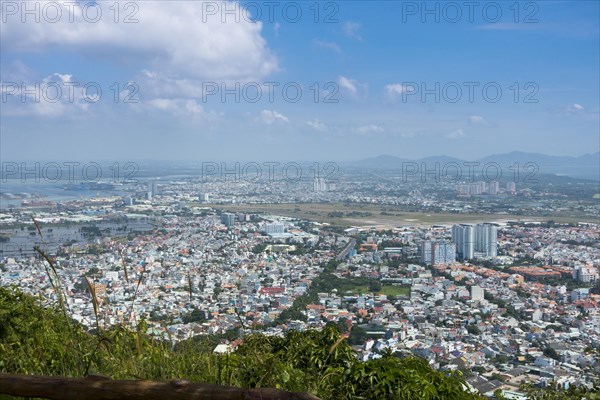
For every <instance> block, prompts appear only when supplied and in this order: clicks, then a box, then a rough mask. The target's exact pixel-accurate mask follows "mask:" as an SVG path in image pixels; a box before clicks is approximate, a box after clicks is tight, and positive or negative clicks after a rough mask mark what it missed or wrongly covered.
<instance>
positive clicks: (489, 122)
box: [0, 1, 600, 161]
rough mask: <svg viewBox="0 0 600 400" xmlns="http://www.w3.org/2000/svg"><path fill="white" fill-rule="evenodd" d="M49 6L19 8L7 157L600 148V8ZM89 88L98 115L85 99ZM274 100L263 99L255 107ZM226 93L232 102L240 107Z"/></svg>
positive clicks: (10, 29) (9, 25)
mask: <svg viewBox="0 0 600 400" xmlns="http://www.w3.org/2000/svg"><path fill="white" fill-rule="evenodd" d="M35 3H36V4H38V7H39V9H35V8H32V10H33V14H24V13H23V11H24V10H22V9H21V3H20V2H7V1H3V2H2V9H1V11H2V25H1V33H2V37H1V44H2V49H1V50H2V59H1V61H0V64H1V65H0V66H1V68H2V70H1V72H0V79H1V81H2V91H3V94H2V95H3V97H2V103H1V106H2V118H1V121H0V127H1V128H2V131H1V144H2V148H1V149H0V152H1V155H2V158H3V159H11V160H15V159H16V160H19V159H27V160H31V159H44V160H47V159H53V158H55V159H61V160H63V159H77V160H80V159H103V160H138V159H162V160H178V159H179V160H216V159H218V160H233V159H240V160H253V159H257V160H266V159H275V160H282V159H295V160H314V159H320V160H323V159H327V160H331V161H339V160H356V159H362V158H366V157H372V156H376V155H379V154H393V155H396V156H400V157H406V158H417V157H424V156H431V155H439V154H446V155H450V156H455V157H461V158H465V159H476V158H479V157H483V156H486V155H489V154H493V153H503V152H509V151H525V152H540V153H546V154H553V155H581V154H584V153H590V152H595V151H598V150H599V146H600V142H599V135H600V133H599V92H600V83H599V70H600V62H599V49H600V40H599V38H600V32H599V21H600V12H599V4H600V3H599V2H596V1H569V2H566V1H565V2H558V1H543V2H541V1H540V2H518V3H514V2H486V1H482V2H477V5H475V6H474V8H473V9H472V10H469V8H468V6H466V5H465V3H464V2H426V3H424V2H403V1H372V2H371V1H370V2H363V1H344V2H327V1H323V2H318V3H315V2H276V1H274V2H270V3H265V2H241V3H229V4H227V6H226V7H228V8H227V9H229V10H234V12H233V13H230V14H226V13H225V11H226V10H225V6H224V4H225V3H223V2H221V1H218V2H201V1H186V2H168V1H150V2H120V3H118V9H119V14H118V20H117V19H116V18H115V17H116V16H117V15H116V14H115V11H116V10H115V8H114V6H113V8H109V6H110V5H111V4H113V2H106V3H97V4H95V3H81V7H77V8H73V9H71V10H69V9H67V8H65V6H64V5H60V4H59V3H56V2H35ZM269 4H270V5H269ZM423 4H425V6H423ZM31 7H35V6H31ZM57 7H60V8H61V10H62V11H61V12H62V14H61V16H60V18H59V17H58V14H56V8H57ZM245 7H247V10H248V12H250V13H251V14H253V15H251V16H246V15H245V14H242V13H243V12H245V10H246V8H245ZM269 7H274V8H271V10H272V14H271V15H269V10H270V8H269ZM423 7H426V8H427V10H429V11H431V12H430V13H428V14H427V13H425V14H424V12H425V11H427V10H424V8H423ZM97 9H101V10H102V11H101V12H102V15H101V16H100V17H99V18H98V20H97V21H95V22H92V19H93V17H94V12H95V11H96V10H97ZM284 9H285V10H287V13H285V12H284ZM298 9H300V10H301V11H302V15H301V16H298V17H297V18H296V16H297V15H298V14H297V13H296V12H297V10H298ZM317 9H318V16H317V15H316V14H315V12H316V10H317ZM517 9H518V14H517V13H516V12H517ZM84 10H85V12H86V13H88V14H85V15H86V16H87V17H86V18H87V20H86V18H84ZM257 10H260V12H261V17H260V18H258V19H257V18H255V16H256V13H255V12H256V11H257ZM436 10H437V11H436ZM484 10H485V11H484ZM457 11H459V12H460V13H461V14H460V15H458V14H457V13H456V12H457ZM497 11H500V12H501V16H498V17H497V18H496V16H497V14H496V13H497ZM470 12H472V15H470ZM35 13H39V15H37V16H38V18H39V22H36V21H35V20H34V18H35V17H36V15H35ZM127 16H129V17H130V18H131V19H132V20H133V22H132V23H125V22H124V19H125V17H127ZM71 17H72V21H71V20H70V18H71ZM270 17H272V18H270ZM327 17H328V19H327V22H326V18H327ZM315 18H316V20H315ZM23 19H24V20H25V21H24V22H23V21H22V20H23ZM236 19H237V21H236ZM294 19H297V21H295V20H294ZM134 20H137V22H135V21H134ZM269 82H270V83H271V84H269ZM86 83H87V84H89V90H88V92H87V94H88V96H89V97H88V100H89V101H91V102H87V101H85V99H83V98H82V96H83V92H82V89H81V86H83V85H84V84H86ZM128 83H130V86H129V87H128V89H125V88H124V87H125V86H126V85H127V84H128ZM236 83H237V84H239V88H240V89H239V90H236ZM36 84H37V85H39V88H40V89H39V91H38V92H41V95H40V99H39V100H37V99H36V98H35V95H34V94H33V93H34V92H35V91H36V89H35V85H36ZM223 85H225V86H223ZM244 85H246V87H247V88H248V90H249V91H247V92H243V91H242V88H243V87H244ZM286 85H287V87H288V90H289V92H288V94H289V95H290V96H292V97H293V96H294V95H295V93H296V91H295V88H298V87H300V88H301V90H302V94H301V96H300V99H299V101H297V102H291V101H289V100H286V99H285V98H284V93H283V89H282V88H283V87H284V86H286ZM315 85H316V86H315ZM56 86H59V87H60V88H61V90H62V92H61V95H60V96H59V95H58V94H56V93H58V92H53V90H55V88H56ZM23 87H25V88H28V89H29V94H23V93H22V88H23ZM98 87H99V88H100V89H101V90H102V93H101V94H99V93H97V91H96V90H95V88H98ZM257 87H260V88H261V91H262V97H261V101H258V102H252V101H251V100H252V97H254V95H255V93H256V92H255V91H254V90H255V89H256V88H257ZM269 87H271V88H272V96H273V99H274V101H272V102H271V101H269ZM316 87H318V88H319V91H318V93H319V94H318V97H317V100H318V101H315V95H316ZM484 87H485V88H486V90H487V91H486V92H484V91H483V88H484ZM44 88H45V90H46V92H44ZM69 88H73V97H72V98H70V96H69V92H68V90H69ZM215 88H217V89H218V92H217V93H214V94H210V92H209V91H210V90H211V89H212V90H213V91H214V90H215ZM222 88H229V89H231V90H232V91H231V93H229V94H228V95H227V96H226V98H225V101H222V99H221V96H220V94H221V89H222ZM415 88H416V89H415ZM469 88H472V90H473V92H472V93H471V94H472V99H469ZM331 89H334V91H331ZM423 89H428V90H430V93H429V94H428V95H427V96H425V97H423V96H422V95H421V94H422V91H423ZM458 89H460V93H459V92H458V91H457V90H458ZM415 90H416V91H415ZM497 90H500V91H501V97H497ZM334 92H335V93H334ZM236 94H237V96H239V101H236V100H235V95H236ZM516 94H518V99H516V98H515V95H516ZM95 95H97V97H94V96H95ZM328 95H329V99H330V100H332V99H333V100H337V102H336V103H328V102H325V101H324V100H325V99H326V97H327V96H328ZM115 96H116V98H115ZM128 96H129V99H130V100H134V101H136V102H135V103H133V102H126V101H125V100H126V98H127V97H128ZM486 96H487V97H486ZM436 97H437V98H436ZM23 99H24V100H25V102H23V101H22V100H23ZM494 100H497V101H494ZM532 101H533V102H532Z"/></svg>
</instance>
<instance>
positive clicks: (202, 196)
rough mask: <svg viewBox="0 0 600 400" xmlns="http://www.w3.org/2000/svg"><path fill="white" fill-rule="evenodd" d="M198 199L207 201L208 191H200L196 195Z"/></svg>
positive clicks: (201, 201)
mask: <svg viewBox="0 0 600 400" xmlns="http://www.w3.org/2000/svg"><path fill="white" fill-rule="evenodd" d="M198 200H199V201H200V203H208V193H200V194H199V195H198Z"/></svg>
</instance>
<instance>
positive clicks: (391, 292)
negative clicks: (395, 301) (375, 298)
mask: <svg viewBox="0 0 600 400" xmlns="http://www.w3.org/2000/svg"><path fill="white" fill-rule="evenodd" d="M380 292H381V293H383V294H385V295H386V296H408V295H409V294H410V288H409V287H406V286H393V285H383V286H382V287H381V291H380Z"/></svg>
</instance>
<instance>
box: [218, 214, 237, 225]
mask: <svg viewBox="0 0 600 400" xmlns="http://www.w3.org/2000/svg"><path fill="white" fill-rule="evenodd" d="M221 223H223V225H225V226H226V227H228V228H230V227H232V226H233V224H234V223H235V214H231V213H223V214H221Z"/></svg>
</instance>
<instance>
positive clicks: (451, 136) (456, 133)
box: [446, 129, 466, 139]
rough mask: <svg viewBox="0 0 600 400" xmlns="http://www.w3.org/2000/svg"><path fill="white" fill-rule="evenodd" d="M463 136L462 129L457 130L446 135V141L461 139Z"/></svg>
mask: <svg viewBox="0 0 600 400" xmlns="http://www.w3.org/2000/svg"><path fill="white" fill-rule="evenodd" d="M465 136H466V135H465V132H464V131H463V130H462V129H457V130H455V131H452V132H450V133H449V134H447V135H446V137H447V138H448V139H462V138H464V137H465Z"/></svg>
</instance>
